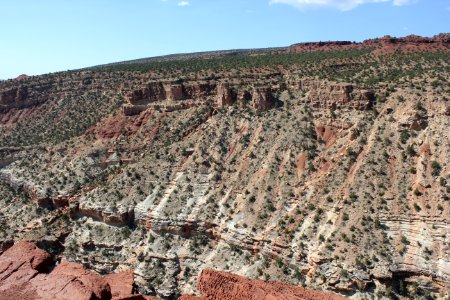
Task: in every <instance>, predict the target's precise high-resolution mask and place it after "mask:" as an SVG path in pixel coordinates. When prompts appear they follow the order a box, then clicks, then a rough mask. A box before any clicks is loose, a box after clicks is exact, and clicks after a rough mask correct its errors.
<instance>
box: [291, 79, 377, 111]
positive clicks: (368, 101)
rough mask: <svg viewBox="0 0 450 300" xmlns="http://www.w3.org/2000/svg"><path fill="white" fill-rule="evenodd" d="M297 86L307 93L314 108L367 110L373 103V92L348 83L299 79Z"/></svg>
mask: <svg viewBox="0 0 450 300" xmlns="http://www.w3.org/2000/svg"><path fill="white" fill-rule="evenodd" d="M296 85H297V87H298V88H299V89H300V90H301V91H304V92H307V93H308V101H309V102H310V103H311V104H312V106H313V107H315V108H321V109H331V110H336V109H344V108H346V109H352V110H369V109H371V108H372V106H373V105H374V103H375V94H374V92H373V91H371V90H365V89H361V88H358V87H356V86H355V85H353V84H349V83H334V82H326V81H315V80H300V81H298V82H297V83H296Z"/></svg>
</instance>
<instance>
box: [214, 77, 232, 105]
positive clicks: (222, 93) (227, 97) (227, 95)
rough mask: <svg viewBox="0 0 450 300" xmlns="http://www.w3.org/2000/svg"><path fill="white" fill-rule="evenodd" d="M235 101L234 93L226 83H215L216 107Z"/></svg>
mask: <svg viewBox="0 0 450 300" xmlns="http://www.w3.org/2000/svg"><path fill="white" fill-rule="evenodd" d="M235 101H236V94H235V93H233V91H232V90H231V89H230V85H229V84H227V83H220V84H219V85H217V94H216V105H217V107H224V106H227V105H232V104H233V103H234V102H235Z"/></svg>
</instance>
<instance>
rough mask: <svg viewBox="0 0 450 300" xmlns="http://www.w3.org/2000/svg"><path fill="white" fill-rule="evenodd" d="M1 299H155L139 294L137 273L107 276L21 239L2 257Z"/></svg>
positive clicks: (0, 259)
mask: <svg viewBox="0 0 450 300" xmlns="http://www.w3.org/2000/svg"><path fill="white" fill-rule="evenodd" d="M0 299H1V300H6V299H22V300H34V299H61V300H63V299H64V300H66V299H76V300H83V299H86V300H90V299H99V300H100V299H102V300H103V299H105V300H106V299H122V300H123V299H136V300H137V299H147V300H150V299H154V298H153V297H144V296H141V295H138V294H136V290H135V286H134V279H133V272H132V271H124V272H121V273H117V274H110V275H107V276H106V277H105V278H103V277H102V276H100V275H98V274H94V273H92V272H90V271H88V270H86V269H85V268H84V267H83V266H81V265H79V264H76V263H73V262H68V261H63V262H61V263H59V264H58V265H56V267H54V260H53V258H52V257H51V255H50V254H48V253H47V252H45V251H44V250H41V249H39V248H38V247H36V245H34V244H32V243H29V242H25V241H21V242H18V243H16V244H15V245H13V246H12V247H11V248H9V249H8V250H6V251H5V252H4V253H3V254H2V255H1V256H0Z"/></svg>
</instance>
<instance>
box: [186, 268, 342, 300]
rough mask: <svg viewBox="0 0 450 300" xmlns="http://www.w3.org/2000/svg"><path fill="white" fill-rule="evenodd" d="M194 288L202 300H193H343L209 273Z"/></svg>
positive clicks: (293, 288)
mask: <svg viewBox="0 0 450 300" xmlns="http://www.w3.org/2000/svg"><path fill="white" fill-rule="evenodd" d="M197 288H198V290H199V291H201V292H202V294H203V296H204V297H203V298H202V297H200V298H197V300H201V299H208V300H222V299H234V300H262V299H265V300H269V299H270V300H275V299H280V300H281V299H283V300H312V299H323V300H339V299H346V298H344V297H342V296H339V295H336V294H333V293H327V292H318V291H313V290H309V289H305V288H302V287H298V286H291V285H288V284H284V283H280V282H267V281H262V280H251V279H248V278H245V277H242V276H238V275H234V274H230V273H226V272H218V271H213V270H203V272H202V274H201V275H200V279H199V282H198V283H197ZM185 299H188V298H185Z"/></svg>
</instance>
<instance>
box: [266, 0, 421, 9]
mask: <svg viewBox="0 0 450 300" xmlns="http://www.w3.org/2000/svg"><path fill="white" fill-rule="evenodd" d="M416 1H417V0H270V3H271V4H272V3H281V4H288V5H292V6H295V7H297V8H299V9H301V10H304V9H308V8H334V9H339V10H343V11H345V10H351V9H353V8H355V7H357V6H359V5H362V4H367V3H379V2H391V3H392V4H393V5H396V6H402V5H407V4H410V3H413V2H416Z"/></svg>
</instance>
